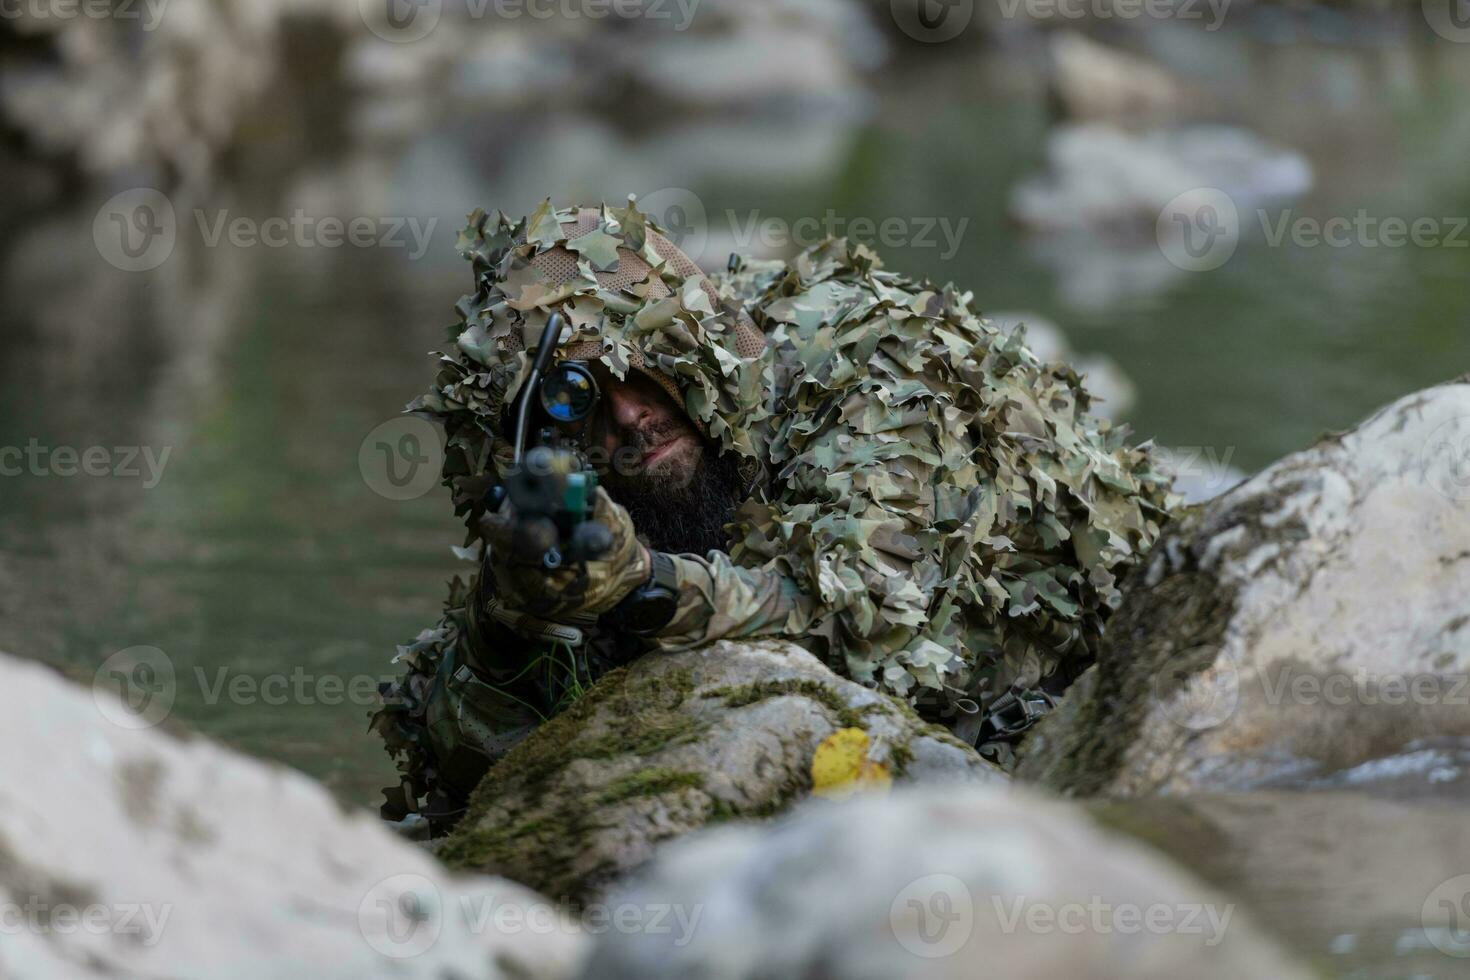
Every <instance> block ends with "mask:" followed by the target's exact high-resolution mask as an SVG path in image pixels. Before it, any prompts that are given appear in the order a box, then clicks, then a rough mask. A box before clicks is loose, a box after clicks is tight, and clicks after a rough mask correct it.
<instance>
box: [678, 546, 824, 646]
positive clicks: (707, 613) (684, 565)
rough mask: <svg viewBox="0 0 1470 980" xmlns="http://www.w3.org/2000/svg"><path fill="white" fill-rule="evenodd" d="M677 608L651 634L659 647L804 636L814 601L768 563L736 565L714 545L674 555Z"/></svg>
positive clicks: (815, 612) (808, 626)
mask: <svg viewBox="0 0 1470 980" xmlns="http://www.w3.org/2000/svg"><path fill="white" fill-rule="evenodd" d="M673 559H674V567H675V568H676V569H677V570H678V573H679V609H678V611H677V612H676V613H675V614H674V618H673V620H672V621H671V622H670V623H669V625H668V626H665V627H664V628H663V630H661V631H660V633H659V635H658V636H657V637H655V638H654V641H653V643H654V647H655V649H659V650H666V651H673V650H685V649H689V648H691V647H697V646H701V645H703V644H705V643H709V642H711V641H714V640H720V639H747V638H751V637H758V636H803V635H805V634H806V631H807V630H808V629H809V628H810V627H811V623H812V621H813V619H814V618H815V617H816V614H817V606H816V603H815V602H814V601H813V600H812V598H811V597H810V596H808V595H807V594H806V593H804V592H803V591H802V590H801V589H800V588H799V587H798V586H797V584H796V583H795V582H793V581H792V580H791V579H789V578H787V577H785V576H783V575H780V574H778V573H776V572H774V571H770V570H768V569H758V568H740V567H738V566H736V565H734V564H731V562H730V559H729V558H728V557H727V556H725V555H723V554H721V553H720V552H717V551H712V552H710V554H709V557H708V558H700V557H699V556H698V555H674V556H673Z"/></svg>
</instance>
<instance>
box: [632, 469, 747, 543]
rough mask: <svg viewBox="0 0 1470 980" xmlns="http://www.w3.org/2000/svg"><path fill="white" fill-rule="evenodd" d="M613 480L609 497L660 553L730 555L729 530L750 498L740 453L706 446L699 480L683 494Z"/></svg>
mask: <svg viewBox="0 0 1470 980" xmlns="http://www.w3.org/2000/svg"><path fill="white" fill-rule="evenodd" d="M609 477H610V478H608V479H606V480H605V481H604V483H605V485H606V487H607V492H608V494H609V495H611V496H612V498H613V499H614V500H616V501H617V502H618V503H620V504H622V505H623V506H624V507H626V508H628V513H629V514H630V515H631V516H632V518H633V526H634V527H636V528H637V529H638V533H639V534H640V535H642V536H643V537H644V538H646V539H647V540H648V546H649V547H650V548H652V549H653V550H654V551H666V552H669V553H671V554H696V555H704V554H706V553H708V552H711V551H729V550H730V541H729V538H728V537H727V536H726V534H725V525H726V524H729V523H730V521H731V520H732V519H733V518H734V517H735V508H736V507H738V506H740V504H741V502H742V501H743V500H744V496H745V495H744V494H743V493H742V491H743V490H744V489H745V487H744V481H743V480H741V478H740V466H739V458H738V457H737V456H736V454H734V453H721V452H720V451H719V450H718V449H717V448H716V447H714V446H712V445H710V444H709V443H706V444H705V446H704V455H703V457H702V458H701V459H700V461H699V467H698V468H697V469H696V470H695V471H694V476H693V477H692V478H690V480H689V483H688V484H687V485H685V486H683V487H680V488H678V489H672V488H670V487H666V486H659V485H657V484H650V483H649V482H648V481H646V480H642V479H636V478H635V479H616V478H613V477H611V474H609Z"/></svg>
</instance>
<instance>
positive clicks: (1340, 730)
mask: <svg viewBox="0 0 1470 980" xmlns="http://www.w3.org/2000/svg"><path fill="white" fill-rule="evenodd" d="M1467 510H1470V379H1461V380H1459V381H1456V382H1453V383H1450V384H1446V385H1441V386H1438V387H1435V388H1430V389H1428V390H1426V391H1423V392H1420V393H1418V394H1414V395H1410V396H1408V397H1406V398H1403V399H1401V400H1399V401H1398V402H1395V403H1394V404H1392V405H1390V406H1388V407H1387V408H1385V409H1383V410H1381V411H1380V412H1378V413H1377V414H1376V415H1374V416H1372V417H1371V418H1369V419H1368V420H1367V421H1365V422H1363V423H1362V424H1361V425H1359V426H1358V427H1357V428H1356V429H1353V430H1352V431H1349V432H1346V433H1343V434H1339V435H1333V436H1329V437H1327V438H1324V439H1323V440H1322V441H1321V442H1319V443H1318V444H1317V445H1315V446H1313V447H1312V448H1310V449H1308V450H1305V451H1303V452H1299V453H1296V454H1294V455H1292V456H1288V457H1287V458H1285V459H1283V460H1281V461H1280V462H1278V463H1276V464H1274V465H1273V466H1271V467H1269V468H1268V469H1266V470H1264V471H1263V472H1261V473H1260V474H1258V475H1256V476H1255V477H1253V478H1252V479H1250V480H1248V481H1246V482H1245V483H1243V484H1241V485H1240V486H1238V487H1236V488H1235V489H1233V490H1231V491H1230V492H1228V493H1226V494H1224V495H1223V496H1221V497H1218V498H1217V499H1215V500H1213V501H1211V502H1209V503H1207V504H1204V505H1202V506H1199V507H1196V508H1194V509H1191V510H1188V511H1185V512H1184V513H1183V515H1182V516H1181V517H1180V518H1179V519H1178V520H1177V521H1176V523H1175V524H1174V525H1173V526H1172V527H1171V528H1169V529H1168V530H1166V532H1165V533H1164V535H1163V536H1162V537H1161V538H1160V540H1159V542H1158V543H1157V544H1156V545H1155V546H1154V551H1153V554H1152V555H1151V557H1150V559H1149V561H1148V564H1147V565H1146V566H1145V567H1141V568H1140V569H1139V570H1137V572H1136V573H1135V574H1134V575H1133V577H1132V578H1131V579H1130V580H1129V581H1128V582H1127V583H1126V584H1125V586H1124V601H1123V606H1122V609H1121V611H1120V613H1119V615H1118V616H1117V617H1116V618H1115V619H1114V620H1112V621H1111V622H1110V623H1109V624H1108V633H1107V637H1106V638H1105V640H1104V642H1103V646H1102V650H1101V651H1100V653H1099V656H1098V664H1097V666H1096V667H1095V668H1092V669H1091V670H1090V671H1089V672H1088V674H1087V675H1084V677H1083V678H1082V679H1081V680H1079V682H1078V684H1077V685H1074V687H1073V689H1072V691H1071V692H1070V693H1069V695H1068V697H1067V699H1066V702H1067V703H1066V706H1065V707H1064V708H1063V709H1062V710H1059V711H1058V712H1055V713H1054V714H1053V715H1052V716H1051V717H1049V718H1047V719H1045V720H1044V721H1043V722H1042V723H1041V724H1040V725H1039V726H1037V728H1036V729H1035V731H1034V733H1033V735H1032V737H1031V738H1030V739H1029V740H1028V742H1027V744H1026V745H1025V746H1023V751H1022V755H1023V760H1022V763H1021V768H1020V770H1019V772H1020V774H1021V775H1022V776H1023V778H1029V779H1032V780H1037V781H1040V782H1042V783H1044V784H1046V785H1048V786H1051V787H1053V788H1056V789H1059V790H1062V791H1064V792H1068V793H1077V794H1094V793H1105V794H1108V795H1113V796H1136V795H1144V794H1151V793H1179V792H1186V791H1202V790H1209V789H1248V788H1253V787H1263V786H1283V785H1299V786H1306V785H1328V786H1331V785H1336V786H1342V785H1351V784H1352V783H1353V782H1354V781H1355V780H1357V781H1364V780H1366V781H1369V782H1372V781H1374V780H1375V779H1377V780H1383V779H1386V778H1390V777H1391V778H1392V779H1393V780H1394V781H1395V782H1394V783H1393V785H1394V786H1395V790H1394V792H1396V793H1403V792H1404V784H1403V781H1404V780H1409V781H1410V782H1417V783H1418V784H1419V785H1420V786H1421V787H1423V788H1424V790H1425V793H1426V794H1427V795H1429V796H1434V795H1438V793H1437V791H1438V790H1440V789H1442V790H1444V791H1445V792H1449V793H1454V792H1462V791H1456V790H1454V789H1453V785H1454V784H1456V783H1458V781H1459V779H1458V777H1454V778H1451V777H1450V776H1448V775H1446V774H1447V772H1448V770H1447V769H1446V766H1447V765H1457V763H1455V762H1454V758H1455V757H1454V756H1446V759H1448V761H1443V760H1441V761H1440V762H1439V763H1435V764H1429V763H1430V762H1433V759H1432V758H1429V757H1426V756H1425V755H1423V754H1421V753H1424V752H1426V751H1432V750H1437V751H1439V752H1441V753H1444V752H1447V751H1448V750H1447V749H1446V748H1445V747H1444V746H1445V744H1451V745H1453V744H1455V742H1456V740H1459V739H1463V738H1465V737H1466V736H1470V673H1467V672H1470V608H1467V606H1466V602H1465V597H1466V596H1467V595H1470V519H1467V518H1470V514H1467ZM1426 740H1427V741H1426ZM1445 740H1448V742H1446V741H1445ZM1395 759H1397V761H1394V760H1395ZM1375 760H1381V761H1380V764H1379V765H1378V766H1377V767H1376V768H1375V767H1369V769H1367V770H1364V769H1363V768H1362V767H1363V766H1364V765H1365V764H1369V763H1373V762H1374V761H1375ZM1355 773H1356V774H1355ZM1375 773H1376V775H1375Z"/></svg>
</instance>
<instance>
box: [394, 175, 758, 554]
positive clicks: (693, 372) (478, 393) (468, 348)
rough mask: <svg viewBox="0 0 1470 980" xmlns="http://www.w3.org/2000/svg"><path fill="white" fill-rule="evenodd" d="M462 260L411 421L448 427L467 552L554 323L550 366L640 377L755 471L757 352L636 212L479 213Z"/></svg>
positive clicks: (463, 243)
mask: <svg viewBox="0 0 1470 980" xmlns="http://www.w3.org/2000/svg"><path fill="white" fill-rule="evenodd" d="M459 250H460V253H461V254H462V255H464V256H465V258H467V259H469V260H470V261H471V263H472V267H473V271H474V277H475V285H476V290H475V292H473V293H471V294H469V295H467V296H464V297H463V298H461V299H460V301H459V303H458V305H457V309H458V311H459V313H460V316H461V320H460V322H459V323H458V324H456V325H455V326H454V327H452V328H451V339H452V341H453V345H452V347H451V348H450V349H449V350H448V351H446V352H444V353H441V354H440V355H439V358H440V361H439V374H438V377H437V378H436V379H435V382H434V385H433V388H432V390H431V391H430V392H429V393H428V394H426V395H424V396H422V397H420V398H418V399H416V400H415V401H413V402H412V403H411V404H410V405H409V406H408V409H407V411H410V412H414V413H417V414H420V415H423V416H425V417H427V418H430V419H433V420H435V421H438V422H440V423H441V424H442V425H443V426H444V431H445V437H446V446H445V462H444V469H443V480H444V483H445V484H446V485H447V486H449V487H450V489H451V490H452V491H453V495H454V505H455V513H456V514H462V515H463V514H467V515H468V517H467V524H468V526H469V528H470V537H471V538H472V539H473V538H474V537H475V536H476V534H477V532H476V531H475V520H476V518H477V517H478V516H479V508H480V501H481V500H482V499H483V497H484V494H485V492H486V491H487V490H488V489H489V488H490V487H491V486H494V485H495V484H497V483H499V482H501V481H502V480H503V479H504V477H505V473H506V470H507V468H508V467H509V465H510V461H511V456H512V446H511V443H510V440H509V439H508V438H507V433H506V426H505V424H504V423H505V419H506V415H505V413H506V410H507V408H508V407H509V406H510V404H511V403H512V402H513V401H514V400H515V397H516V394H517V392H518V391H519V389H520V385H521V384H522V382H523V381H524V380H525V378H526V375H527V374H528V373H529V372H530V365H531V355H533V354H534V353H535V346H536V344H537V343H538V342H539V340H540V336H541V332H542V330H543V329H544V328H545V326H546V321H547V318H548V317H549V316H550V314H551V313H552V312H560V313H561V314H562V315H563V316H564V317H565V318H566V322H567V327H566V329H565V331H564V333H563V335H562V337H561V338H560V342H559V344H558V352H557V356H558V357H560V358H571V359H576V360H583V361H596V362H599V363H601V364H604V365H606V366H607V368H608V370H609V371H611V372H612V374H613V376H614V377H617V378H623V377H626V375H627V372H628V370H629V369H630V368H632V369H635V370H639V371H641V372H643V373H644V374H646V375H648V376H649V377H651V378H653V379H654V380H655V381H657V382H658V383H659V385H660V386H661V387H662V388H663V389H664V390H665V391H666V392H668V393H669V395H670V397H671V398H673V399H674V401H675V403H676V404H678V405H681V406H682V407H683V409H684V411H685V412H686V413H687V414H688V416H689V417H690V419H691V420H693V422H694V423H695V424H696V425H697V426H698V428H699V429H700V431H701V432H702V433H704V434H705V436H707V437H708V438H709V439H711V440H712V441H713V442H714V443H715V444H716V445H718V446H719V447H720V448H721V449H722V450H723V451H727V452H734V453H736V454H738V455H739V456H741V457H743V458H744V459H747V460H749V461H750V463H749V464H747V465H746V470H747V471H749V470H751V469H752V468H753V467H755V466H757V465H758V464H759V460H760V459H761V456H762V453H761V451H760V450H761V447H760V446H759V445H758V442H757V433H758V431H759V426H758V423H759V422H760V421H761V420H762V419H764V418H765V417H766V415H767V414H768V412H769V406H768V405H767V398H768V392H769V389H770V385H769V378H770V370H769V364H768V358H767V356H766V344H765V338H764V337H763V336H762V335H761V333H760V331H759V330H757V329H756V327H755V325H754V323H753V321H752V320H751V318H750V316H749V315H748V314H747V313H746V312H745V311H744V310H743V309H741V308H740V306H739V305H738V304H735V303H733V302H729V301H728V300H723V299H722V297H721V296H720V294H719V293H718V292H717V291H716V289H715V288H714V286H713V285H712V284H711V282H710V281H709V279H708V278H707V277H706V276H705V275H704V273H703V272H702V271H701V270H700V269H699V267H698V266H697V265H695V264H694V262H693V261H692V260H691V259H690V258H689V257H688V256H687V255H685V254H684V253H683V252H682V251H680V250H679V248H678V246H676V245H674V244H673V242H671V241H669V240H668V238H667V237H666V236H665V235H663V234H662V233H661V232H660V230H659V228H658V226H657V225H656V224H654V223H653V222H652V221H651V220H650V219H649V218H648V217H647V216H646V215H644V214H643V213H642V212H640V211H639V210H638V209H637V206H636V204H635V203H634V201H633V199H632V198H629V201H628V204H627V206H626V207H622V208H612V207H608V206H606V205H603V206H602V207H600V208H576V209H563V210H558V209H556V208H554V207H553V206H552V204H551V202H550V200H547V201H544V202H542V204H541V206H540V207H539V208H537V209H536V211H535V212H533V213H532V214H531V215H529V216H528V217H526V218H524V219H522V220H520V221H515V222H513V221H512V220H511V219H510V218H508V217H506V216H505V215H504V214H502V213H500V212H499V211H496V212H492V213H489V214H487V213H485V212H484V211H478V210H477V211H475V212H474V213H473V214H471V215H470V218H469V225H468V226H467V227H466V228H465V229H464V231H462V232H461V233H460V238H459Z"/></svg>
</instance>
